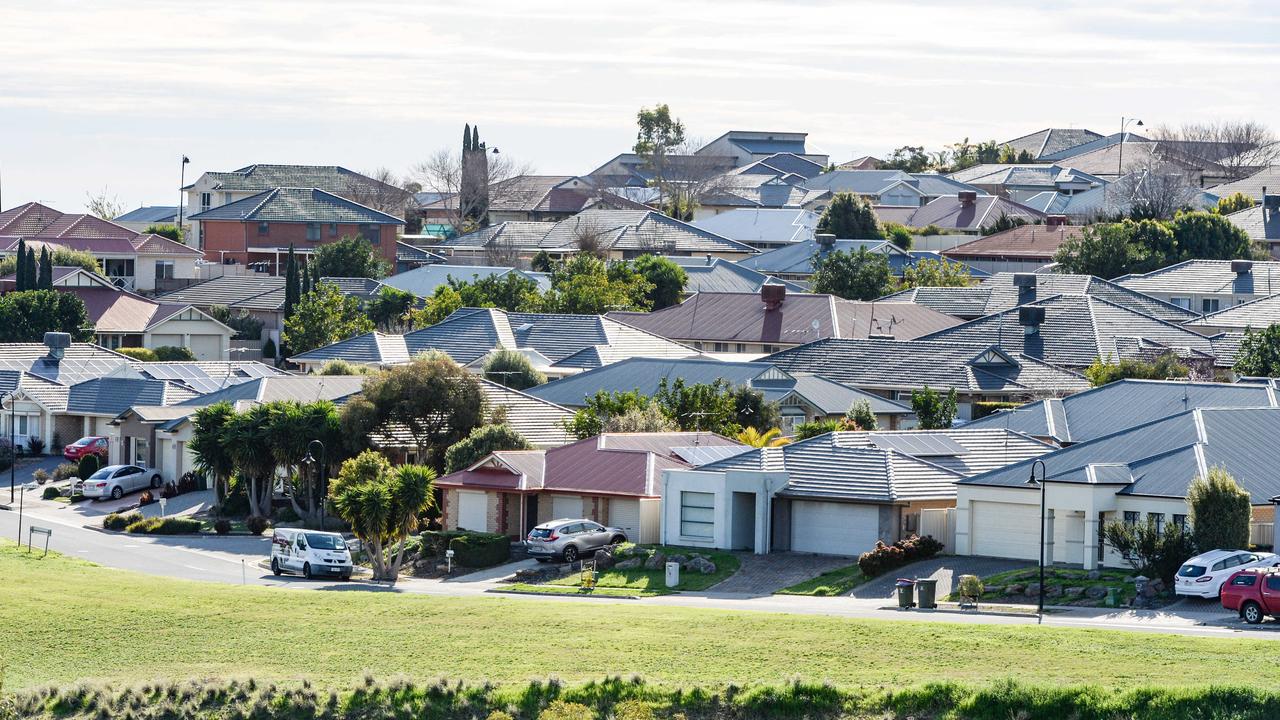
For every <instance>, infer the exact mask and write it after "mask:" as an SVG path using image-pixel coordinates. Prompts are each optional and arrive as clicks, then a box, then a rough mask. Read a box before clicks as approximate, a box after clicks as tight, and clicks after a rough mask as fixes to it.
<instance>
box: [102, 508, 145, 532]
mask: <svg viewBox="0 0 1280 720" xmlns="http://www.w3.org/2000/svg"><path fill="white" fill-rule="evenodd" d="M139 520H142V514H141V513H136V512H131V513H111V514H110V515H108V516H106V517H104V518H102V527H104V528H106V529H108V530H124V529H125V528H127V527H129V526H130V525H132V524H134V523H136V522H138V521H139Z"/></svg>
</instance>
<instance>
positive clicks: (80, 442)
mask: <svg viewBox="0 0 1280 720" xmlns="http://www.w3.org/2000/svg"><path fill="white" fill-rule="evenodd" d="M96 440H97V438H91V437H85V438H80V439H79V440H77V441H75V442H74V443H72V445H74V446H75V447H84V446H85V445H88V444H89V443H92V442H95V441H96Z"/></svg>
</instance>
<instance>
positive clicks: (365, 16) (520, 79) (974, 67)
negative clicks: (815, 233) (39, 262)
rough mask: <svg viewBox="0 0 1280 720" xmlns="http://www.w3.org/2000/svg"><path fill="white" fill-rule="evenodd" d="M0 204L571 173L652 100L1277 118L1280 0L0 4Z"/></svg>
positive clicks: (820, 131)
mask: <svg viewBox="0 0 1280 720" xmlns="http://www.w3.org/2000/svg"><path fill="white" fill-rule="evenodd" d="M0 27H3V28H5V31H4V38H5V39H4V41H3V42H2V43H0V182H2V185H0V193H2V194H0V206H2V207H4V208H9V207H13V206H15V205H17V204H20V203H23V202H28V201H33V200H36V201H41V202H44V203H46V204H48V205H51V206H53V207H55V208H57V209H60V210H63V211H64V212H79V211H82V210H83V206H84V204H85V201H86V199H87V197H88V195H90V194H94V195H96V194H100V193H105V194H107V195H108V196H113V197H115V198H117V199H118V200H119V202H120V203H121V204H122V205H124V206H125V207H126V208H129V209H131V208H134V207H138V206H141V205H173V204H176V203H177V201H178V197H179V192H178V187H179V182H180V169H181V167H180V159H181V157H182V156H183V155H187V156H188V157H190V158H191V164H190V165H189V166H187V169H186V181H187V182H191V181H192V180H193V179H195V177H198V175H199V174H200V173H202V172H204V171H208V170H232V169H235V168H238V167H242V166H245V165H249V164H253V163H300V164H317V165H321V164H323V165H342V166H344V167H348V168H351V169H354V170H372V169H374V168H378V167H387V168H389V169H391V170H392V171H393V172H395V173H397V174H399V175H404V174H408V173H410V172H411V170H412V168H413V166H414V165H416V164H417V163H419V162H421V161H422V160H424V159H425V158H427V157H428V156H430V155H431V154H433V153H435V152H437V151H438V150H440V149H441V148H449V149H454V148H457V147H458V146H459V144H460V136H461V130H462V125H463V123H473V124H478V125H479V127H480V134H481V139H482V140H484V141H485V142H487V143H488V145H489V147H491V148H492V147H498V148H500V149H501V151H502V152H503V153H505V154H507V155H508V157H510V158H512V159H514V160H516V161H517V162H518V163H519V164H520V165H528V166H529V167H531V168H532V169H534V170H535V171H536V172H539V173H543V174H565V175H572V174H585V173H587V172H590V171H591V170H592V169H594V168H595V167H598V166H599V165H601V164H603V163H604V162H605V161H607V160H608V159H610V158H611V157H613V156H615V155H617V154H618V153H620V152H626V151H628V150H629V148H630V146H631V145H632V144H633V143H634V141H635V114H636V111H637V110H638V109H639V108H641V107H645V106H652V105H654V104H657V103H667V104H669V105H670V107H671V109H672V112H673V114H674V115H676V116H677V117H679V118H680V119H681V120H682V121H683V122H684V124H685V126H686V130H687V132H688V134H689V135H690V136H691V137H695V138H702V139H705V140H711V139H714V138H715V137H716V136H718V135H720V134H721V133H723V132H726V131H728V130H735V129H737V130H773V131H786V132H807V133H809V138H808V142H809V147H810V148H812V149H816V150H818V151H821V152H826V153H828V154H830V155H831V157H832V159H833V160H835V161H836V162H840V161H843V160H848V159H851V158H854V157H858V156H861V155H865V154H873V155H878V156H881V157H883V156H884V155H885V154H887V153H888V152H889V151H890V150H891V149H892V148H895V147H898V146H901V145H907V144H910V145H924V146H926V147H927V148H929V149H940V148H941V147H942V146H943V145H946V144H949V143H953V142H955V141H957V140H960V139H962V138H965V137H968V138H969V139H971V140H973V141H979V140H989V139H995V140H999V141H1004V140H1009V139H1012V138H1015V137H1018V136H1020V135H1025V134H1027V133H1031V132H1034V131H1036V130H1039V129H1042V128H1045V127H1086V128H1090V129H1092V130H1095V131H1097V132H1102V133H1112V132H1116V131H1118V129H1119V125H1120V120H1121V117H1122V116H1123V117H1137V118H1140V119H1142V120H1143V121H1144V122H1145V124H1146V126H1147V127H1154V126H1158V125H1170V126H1176V125H1180V124H1182V123H1187V122H1207V121H1218V120H1243V119H1249V120H1256V121H1259V122H1262V123H1265V124H1267V125H1269V126H1271V127H1272V128H1276V129H1278V130H1280V102H1277V97H1278V96H1280V2H1276V1H1275V0H1256V1H1255V0H1220V1H1218V2H1212V3H1208V2H1204V1H1203V0H1196V1H1195V2H1182V1H1164V2H1153V1H1149V0H1107V1H1105V2H1094V1H1092V0H1088V1H1085V0H1080V1H1075V0H1058V1H1057V2H1040V1H1038V0H1034V1H1033V0H1026V1H1022V2H1013V1H1005V2H974V1H972V0H949V1H946V2H933V1H932V0H909V1H906V2H903V1H899V2H892V1H889V0H878V1H875V2H861V1H859V0H847V1H843V2H820V1H803V0H777V1H767V2H766V1H762V0H756V1H752V0H734V1H732V2H719V1H704V0H682V1H680V2H669V1H668V0H647V1H646V2H643V3H635V2H632V3H617V2H601V1H600V0H595V1H594V2H554V1H552V0H542V1H540V2H529V1H528V0H521V1H518V2H517V1H505V0H504V1H493V2H490V1H488V0H464V1H458V0H454V1H453V2H435V1H433V0H414V1H413V2H392V1H389V0H358V1H356V0H347V1H346V2H327V1H325V0H306V1H304V2H293V1H289V0H272V1H271V2H264V1H263V0H254V1H251V2H242V1H241V0H219V2H216V3H210V4H206V5H201V4H199V3H192V2H177V1H176V0H112V1H111V2H92V3H89V2H84V1H83V0H74V1H67V0H36V1H33V0H5V1H4V2H3V3H0Z"/></svg>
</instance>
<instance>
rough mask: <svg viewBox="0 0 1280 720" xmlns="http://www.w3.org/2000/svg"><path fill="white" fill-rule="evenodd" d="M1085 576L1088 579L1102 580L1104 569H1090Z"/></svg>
mask: <svg viewBox="0 0 1280 720" xmlns="http://www.w3.org/2000/svg"><path fill="white" fill-rule="evenodd" d="M1084 576H1085V579H1087V580H1101V579H1102V571H1101V570H1090V571H1089V572H1087V573H1085V574H1084Z"/></svg>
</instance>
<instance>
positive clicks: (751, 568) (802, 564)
mask: <svg viewBox="0 0 1280 720" xmlns="http://www.w3.org/2000/svg"><path fill="white" fill-rule="evenodd" d="M735 555H737V557H738V560H739V562H741V563H742V565H741V567H739V569H738V572H736V573H734V574H733V575H732V576H731V577H729V578H726V579H725V580H724V581H723V582H721V583H720V584H718V585H716V586H714V587H712V588H711V590H710V592H713V593H736V594H746V595H772V594H773V593H775V592H777V591H778V590H781V589H782V588H784V587H787V586H789V585H795V584H796V583H798V582H800V581H802V580H808V579H809V578H811V577H817V576H818V575H821V574H822V573H824V572H827V571H828V570H835V569H836V568H842V567H846V566H847V565H849V564H850V563H852V562H854V560H853V558H847V557H839V556H836V555H806V554H803V553H788V552H778V553H769V554H768V555H755V554H753V553H735Z"/></svg>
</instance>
